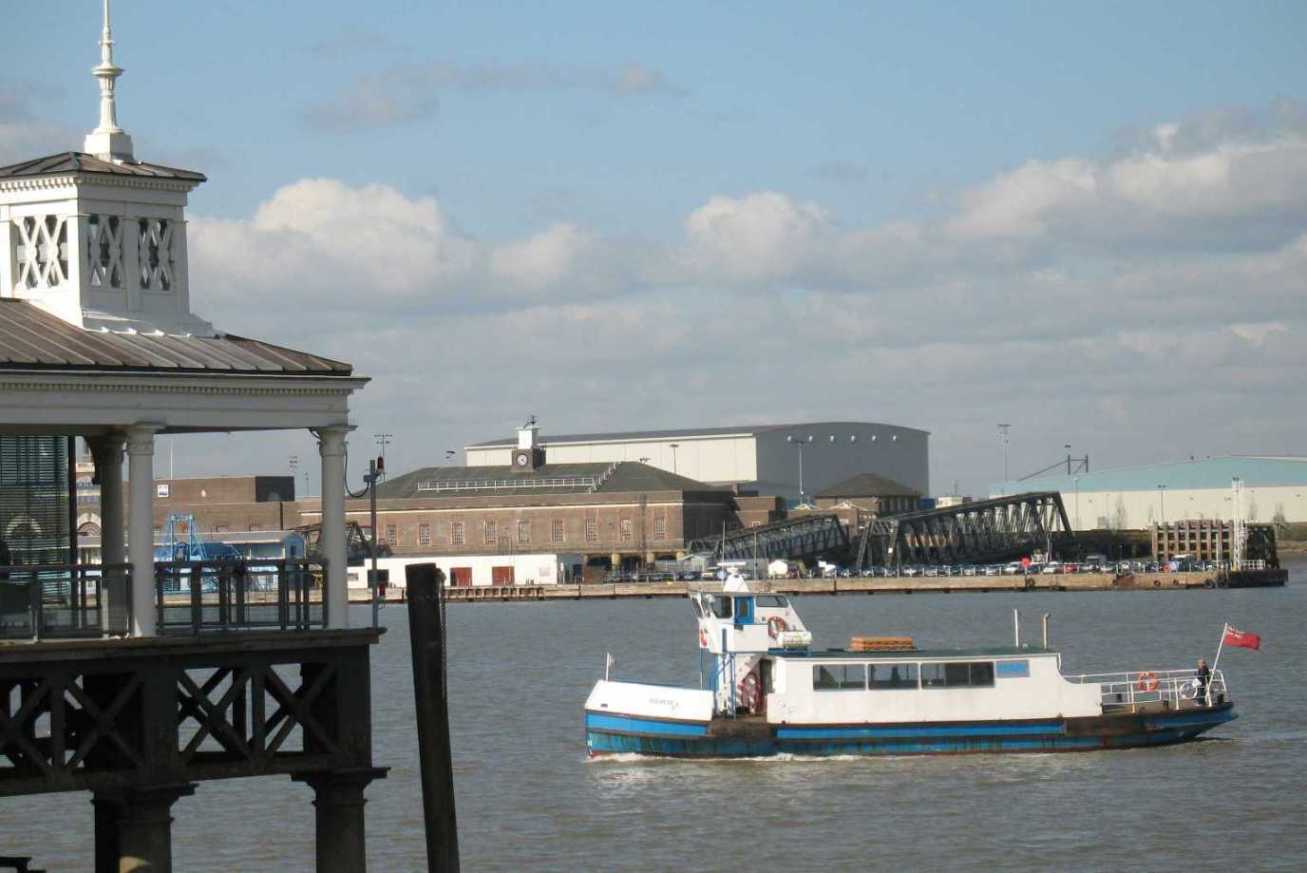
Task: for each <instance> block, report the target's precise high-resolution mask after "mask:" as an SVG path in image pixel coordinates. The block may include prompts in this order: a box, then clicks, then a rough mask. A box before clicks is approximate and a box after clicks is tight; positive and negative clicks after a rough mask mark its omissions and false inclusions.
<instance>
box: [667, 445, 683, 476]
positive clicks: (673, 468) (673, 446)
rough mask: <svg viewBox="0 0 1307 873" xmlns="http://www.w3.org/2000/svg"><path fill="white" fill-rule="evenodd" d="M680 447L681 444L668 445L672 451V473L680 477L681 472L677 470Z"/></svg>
mask: <svg viewBox="0 0 1307 873" xmlns="http://www.w3.org/2000/svg"><path fill="white" fill-rule="evenodd" d="M679 445H680V443H668V446H669V447H670V448H671V450H672V472H673V473H676V474H677V475H680V471H679V470H677V468H676V449H677V447H678V446H679Z"/></svg>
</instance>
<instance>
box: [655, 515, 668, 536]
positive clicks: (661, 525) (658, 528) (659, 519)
mask: <svg viewBox="0 0 1307 873" xmlns="http://www.w3.org/2000/svg"><path fill="white" fill-rule="evenodd" d="M666 538H667V516H665V515H655V516H654V539H656V540H662V539H666Z"/></svg>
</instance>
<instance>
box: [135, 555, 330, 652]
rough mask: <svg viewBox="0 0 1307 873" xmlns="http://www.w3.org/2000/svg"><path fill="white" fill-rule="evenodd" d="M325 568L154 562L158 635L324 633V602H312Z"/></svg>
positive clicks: (315, 564)
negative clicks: (252, 631)
mask: <svg viewBox="0 0 1307 873" xmlns="http://www.w3.org/2000/svg"><path fill="white" fill-rule="evenodd" d="M323 566H324V565H323V562H322V561H320V560H314V559H303V558H279V559H275V560H254V561H234V560H214V561H159V562H155V565H154V576H155V589H156V590H155V603H156V608H157V609H158V621H159V632H160V633H173V634H175V633H192V634H200V633H204V632H207V631H225V630H249V629H265V630H309V629H311V628H314V627H325V626H326V623H327V614H326V608H325V606H324V605H323V603H322V598H321V597H318V598H316V602H315V598H314V597H313V596H312V593H313V591H314V589H315V588H318V589H320V588H321V580H322V578H323Z"/></svg>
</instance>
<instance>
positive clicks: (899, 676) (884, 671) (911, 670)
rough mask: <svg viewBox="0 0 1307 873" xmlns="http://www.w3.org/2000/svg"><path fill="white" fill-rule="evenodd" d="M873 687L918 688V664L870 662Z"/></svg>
mask: <svg viewBox="0 0 1307 873" xmlns="http://www.w3.org/2000/svg"><path fill="white" fill-rule="evenodd" d="M867 669H868V670H870V671H871V672H870V674H869V676H868V677H867V678H868V680H869V682H868V684H869V686H870V687H871V688H916V687H917V665H916V664H869V665H868V666H867Z"/></svg>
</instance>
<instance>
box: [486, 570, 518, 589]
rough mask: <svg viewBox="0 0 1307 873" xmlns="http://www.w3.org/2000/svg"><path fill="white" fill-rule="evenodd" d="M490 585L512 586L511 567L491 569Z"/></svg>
mask: <svg viewBox="0 0 1307 873" xmlns="http://www.w3.org/2000/svg"><path fill="white" fill-rule="evenodd" d="M490 584H491V585H496V586H498V585H512V584H513V568H512V567H491V568H490Z"/></svg>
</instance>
